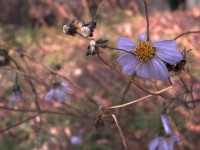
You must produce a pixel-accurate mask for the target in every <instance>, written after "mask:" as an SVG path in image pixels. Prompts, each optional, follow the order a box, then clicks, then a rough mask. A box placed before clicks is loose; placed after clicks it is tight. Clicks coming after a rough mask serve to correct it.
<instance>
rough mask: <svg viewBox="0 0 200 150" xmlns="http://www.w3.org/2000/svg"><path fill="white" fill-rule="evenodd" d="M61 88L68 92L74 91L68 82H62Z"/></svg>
mask: <svg viewBox="0 0 200 150" xmlns="http://www.w3.org/2000/svg"><path fill="white" fill-rule="evenodd" d="M61 87H62V89H63V90H65V91H66V92H72V91H73V90H72V88H70V87H69V85H68V84H67V83H66V82H61Z"/></svg>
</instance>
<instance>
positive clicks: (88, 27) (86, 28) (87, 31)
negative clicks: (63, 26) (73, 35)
mask: <svg viewBox="0 0 200 150" xmlns="http://www.w3.org/2000/svg"><path fill="white" fill-rule="evenodd" d="M96 25H97V23H96V21H95V20H94V19H92V20H91V21H90V22H88V23H83V25H82V28H81V33H82V36H84V37H88V36H90V37H93V32H94V29H95V28H96Z"/></svg>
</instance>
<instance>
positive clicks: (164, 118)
mask: <svg viewBox="0 0 200 150" xmlns="http://www.w3.org/2000/svg"><path fill="white" fill-rule="evenodd" d="M161 121H162V125H163V128H164V130H165V133H166V135H170V134H172V129H171V126H170V122H169V118H168V116H167V115H166V114H162V115H161Z"/></svg>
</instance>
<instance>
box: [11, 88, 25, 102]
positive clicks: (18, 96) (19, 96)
mask: <svg viewBox="0 0 200 150" xmlns="http://www.w3.org/2000/svg"><path fill="white" fill-rule="evenodd" d="M10 100H11V101H13V102H20V101H22V100H24V97H23V93H22V91H20V90H14V91H13V92H12V94H11V97H10Z"/></svg>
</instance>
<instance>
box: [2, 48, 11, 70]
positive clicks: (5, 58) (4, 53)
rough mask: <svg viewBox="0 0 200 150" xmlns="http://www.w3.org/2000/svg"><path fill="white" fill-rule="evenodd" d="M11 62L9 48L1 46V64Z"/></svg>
mask: <svg viewBox="0 0 200 150" xmlns="http://www.w3.org/2000/svg"><path fill="white" fill-rule="evenodd" d="M9 62H10V59H9V55H8V50H7V49H6V48H5V47H0V66H5V65H8V64H9Z"/></svg>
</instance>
